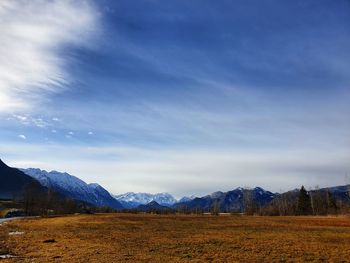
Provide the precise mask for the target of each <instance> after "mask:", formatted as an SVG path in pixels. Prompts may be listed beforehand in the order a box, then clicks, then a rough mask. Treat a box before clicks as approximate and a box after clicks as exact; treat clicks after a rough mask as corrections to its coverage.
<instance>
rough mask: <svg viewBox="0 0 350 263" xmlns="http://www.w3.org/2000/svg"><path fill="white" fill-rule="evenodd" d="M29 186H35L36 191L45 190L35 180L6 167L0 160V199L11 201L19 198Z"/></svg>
mask: <svg viewBox="0 0 350 263" xmlns="http://www.w3.org/2000/svg"><path fill="white" fill-rule="evenodd" d="M29 185H35V187H37V188H38V189H42V190H43V191H44V190H46V189H45V187H43V186H41V184H40V183H39V182H37V181H36V180H35V179H33V178H32V177H30V176H29V175H26V174H25V173H23V172H21V171H20V170H18V169H16V168H11V167H9V166H7V165H6V164H5V163H4V162H3V161H2V160H0V198H1V199H13V198H14V197H18V196H20V195H21V194H22V193H23V191H24V190H25V188H26V187H27V186H29Z"/></svg>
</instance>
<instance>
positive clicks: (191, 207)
mask: <svg viewBox="0 0 350 263" xmlns="http://www.w3.org/2000/svg"><path fill="white" fill-rule="evenodd" d="M0 182H1V184H0V199H12V198H14V197H15V196H18V195H20V194H21V193H23V190H24V189H25V188H26V186H28V185H30V184H35V185H36V186H37V187H39V188H40V189H42V190H43V191H44V190H47V189H48V188H51V189H53V190H54V191H55V192H57V193H59V194H60V195H61V196H62V197H68V198H71V199H74V200H77V201H82V202H85V203H88V204H91V205H93V206H96V207H111V208H114V209H117V210H120V209H123V208H126V209H137V210H139V211H154V210H157V209H159V210H162V211H164V210H167V209H173V210H177V211H197V210H200V211H203V212H208V211H211V209H212V208H213V207H214V206H216V207H217V208H218V209H220V211H221V212H242V211H243V210H244V207H245V206H246V205H247V202H250V201H251V202H254V204H255V205H257V206H260V207H263V206H265V205H266V204H269V203H270V202H271V201H272V200H274V199H276V198H277V199H278V198H279V197H281V196H282V195H283V194H285V193H283V194H278V193H272V192H270V191H266V190H264V189H262V188H261V187H255V188H253V189H244V188H240V187H239V188H236V189H234V190H231V191H228V192H221V191H218V192H214V193H212V194H209V195H206V196H203V197H195V196H189V197H183V198H181V199H180V200H176V199H175V198H174V197H173V196H172V195H171V194H169V193H158V194H150V193H134V192H128V193H125V194H119V195H114V196H113V195H111V194H110V193H109V192H108V191H107V190H106V189H104V188H103V187H102V186H100V185H99V184H87V183H85V182H84V181H82V180H81V179H79V178H77V177H75V176H73V175H70V174H68V173H61V172H57V171H51V172H47V171H45V170H41V169H37V168H28V169H16V168H11V167H9V166H7V165H6V164H5V163H4V162H2V161H1V160H0ZM349 189H350V186H349V185H345V186H337V187H328V188H323V189H320V191H329V192H331V193H332V194H333V196H334V197H335V198H337V199H341V200H345V201H347V202H348V201H349ZM287 193H292V195H290V196H293V198H294V199H295V198H297V196H298V190H294V191H289V192H287ZM310 193H312V191H310ZM247 197H248V199H247Z"/></svg>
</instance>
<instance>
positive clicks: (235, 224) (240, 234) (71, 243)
mask: <svg viewBox="0 0 350 263" xmlns="http://www.w3.org/2000/svg"><path fill="white" fill-rule="evenodd" d="M9 231H23V232H24V233H23V234H22V235H8V233H9ZM0 238H1V239H2V240H1V241H0V242H2V243H0V247H1V248H0V251H1V253H11V254H12V255H16V256H17V258H14V259H3V260H0V262H1V263H2V262H350V218H348V217H248V216H231V215H227V216H209V215H207V216H206V215H204V216H185V215H183V216H180V215H179V216H174V215H140V214H139V215H131V214H100V215H75V216H67V217H56V218H43V219H39V218H38V219H26V220H20V221H12V222H9V223H6V224H5V225H2V226H0ZM5 239H6V240H5Z"/></svg>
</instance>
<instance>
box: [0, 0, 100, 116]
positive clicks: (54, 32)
mask: <svg viewBox="0 0 350 263" xmlns="http://www.w3.org/2000/svg"><path fill="white" fill-rule="evenodd" d="M0 21H1V23H0V34H1V38H0V57H1V63H0V113H1V112H13V111H18V110H28V109H31V107H32V106H33V103H35V102H38V101H41V100H42V99H43V94H45V93H47V92H58V91H60V90H62V89H63V88H64V87H66V86H67V85H68V84H69V83H70V82H71V81H72V78H71V76H69V74H68V72H66V71H65V66H66V64H67V63H69V58H68V57H67V56H64V55H63V53H64V52H63V51H64V48H65V47H67V46H69V45H73V46H77V47H89V45H90V43H92V42H93V41H92V40H93V37H94V35H95V34H96V33H97V32H98V13H97V11H96V10H95V9H94V7H93V6H92V4H91V3H90V2H88V1H84V0H79V1H70V0H67V1H44V0H34V1H24V0H23V1H10V0H4V1H1V2H0Z"/></svg>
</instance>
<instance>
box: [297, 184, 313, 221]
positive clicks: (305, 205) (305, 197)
mask: <svg viewBox="0 0 350 263" xmlns="http://www.w3.org/2000/svg"><path fill="white" fill-rule="evenodd" d="M311 213H312V207H311V200H310V195H309V194H308V193H307V191H306V190H305V187H304V186H302V187H301V188H300V191H299V198H298V214H299V215H310V214H311Z"/></svg>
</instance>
